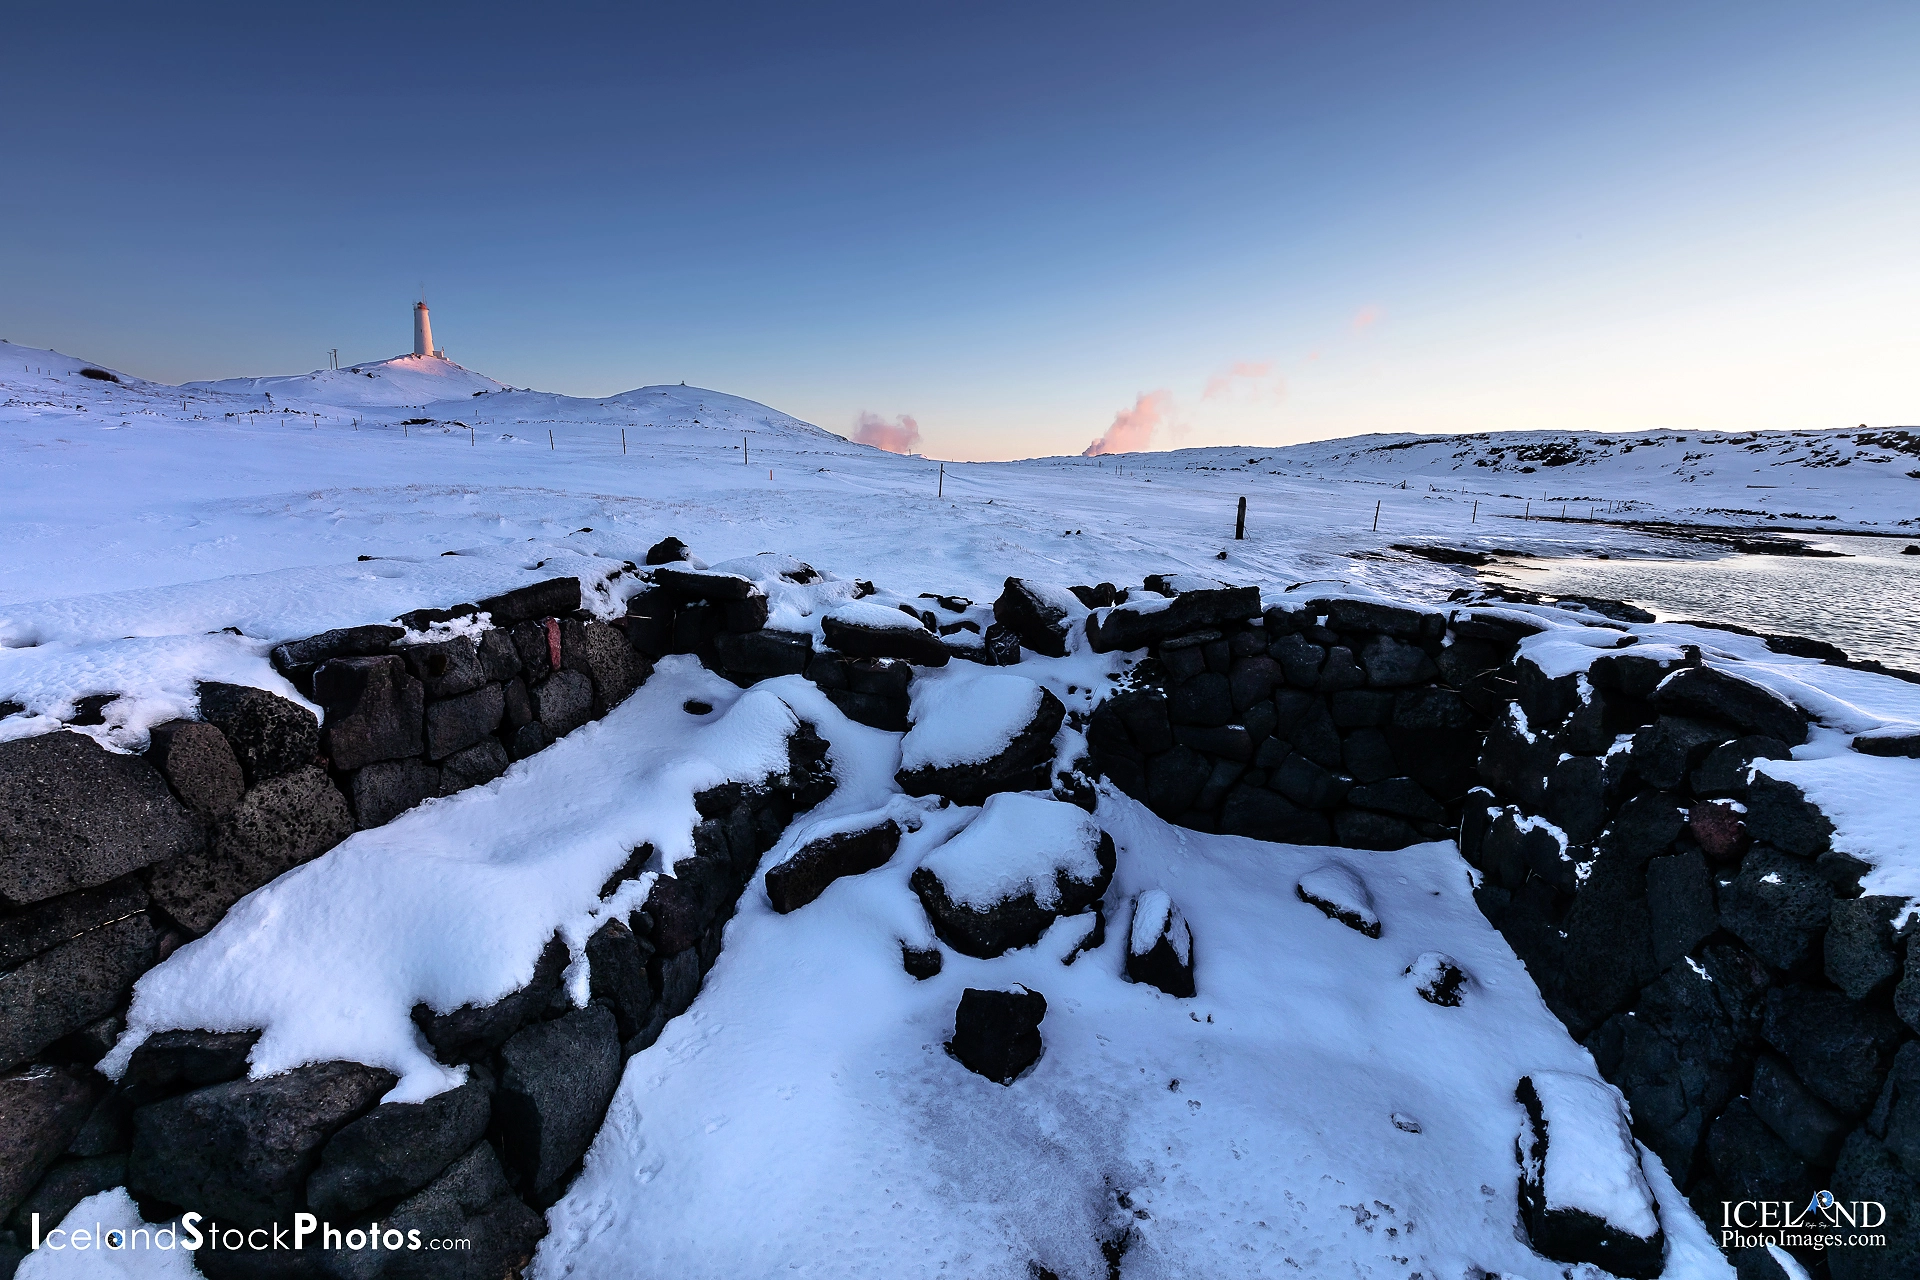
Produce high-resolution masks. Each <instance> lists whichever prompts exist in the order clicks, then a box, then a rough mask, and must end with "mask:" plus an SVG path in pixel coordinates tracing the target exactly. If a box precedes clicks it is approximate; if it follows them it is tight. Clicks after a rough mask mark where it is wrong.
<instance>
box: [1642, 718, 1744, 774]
mask: <svg viewBox="0 0 1920 1280" xmlns="http://www.w3.org/2000/svg"><path fill="white" fill-rule="evenodd" d="M1732 734H1733V731H1732V730H1731V729H1729V728H1727V727H1726V726H1725V725H1720V724H1715V723H1713V722H1712V721H1708V720H1694V719H1689V718H1687V717H1685V716H1677V715H1666V716H1661V717H1660V718H1659V719H1658V720H1656V721H1654V722H1653V724H1652V725H1650V726H1648V727H1647V728H1645V729H1642V730H1641V731H1640V732H1639V733H1637V734H1635V735H1634V738H1633V768H1634V772H1636V773H1638V774H1639V775H1640V776H1641V777H1642V778H1644V779H1645V780H1646V781H1647V782H1648V784H1650V785H1652V786H1655V787H1658V788H1660V789H1661V790H1662V791H1672V790H1674V789H1676V788H1678V787H1679V786H1680V785H1681V784H1682V783H1684V782H1685V781H1686V780H1687V774H1688V773H1689V772H1690V771H1691V770H1692V769H1693V768H1694V766H1695V765H1698V764H1700V763H1701V762H1702V761H1704V760H1705V759H1706V758H1707V756H1708V755H1709V753H1711V752H1712V751H1713V750H1714V749H1715V748H1716V747H1718V746H1719V745H1720V744H1721V743H1723V742H1726V741H1727V740H1728V739H1729V738H1731V737H1732Z"/></svg>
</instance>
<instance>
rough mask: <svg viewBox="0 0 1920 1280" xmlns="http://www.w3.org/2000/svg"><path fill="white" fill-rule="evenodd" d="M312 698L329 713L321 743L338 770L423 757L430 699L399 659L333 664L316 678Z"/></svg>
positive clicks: (343, 660)
mask: <svg viewBox="0 0 1920 1280" xmlns="http://www.w3.org/2000/svg"><path fill="white" fill-rule="evenodd" d="M313 697H314V701H316V702H318V703H319V704H320V705H321V706H322V707H325V708H326V712H327V718H326V727H325V729H324V731H323V732H322V734H321V740H322V747H323V749H324V750H325V751H326V753H327V756H328V758H329V759H331V760H332V761H333V767H334V768H336V769H358V768H360V767H361V766H362V765H368V764H372V763H374V762H375V761H377V760H398V759H400V758H402V757H403V756H417V755H419V754H420V750H421V747H422V745H423V743H422V740H421V720H422V715H423V713H424V712H425V709H426V699H427V695H426V691H425V690H424V689H422V688H421V687H420V682H419V681H418V680H415V679H414V678H413V677H412V676H410V675H408V674H407V669H406V661H405V659H403V658H401V657H399V656H398V655H394V654H390V655H387V656H384V657H377V658H335V659H333V660H332V661H330V662H328V663H326V664H325V665H324V666H322V667H320V668H319V669H318V670H317V671H315V672H314V673H313Z"/></svg>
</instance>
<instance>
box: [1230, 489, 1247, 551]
mask: <svg viewBox="0 0 1920 1280" xmlns="http://www.w3.org/2000/svg"><path fill="white" fill-rule="evenodd" d="M1246 536H1247V500H1246V499H1245V498H1242V499H1240V511H1239V514H1238V515H1236V516H1234V518H1233V540H1234V541H1235V542H1239V541H1241V540H1242V539H1244V538H1245V537H1246Z"/></svg>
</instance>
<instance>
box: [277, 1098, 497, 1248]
mask: <svg viewBox="0 0 1920 1280" xmlns="http://www.w3.org/2000/svg"><path fill="white" fill-rule="evenodd" d="M491 1113H492V1105H491V1102H490V1100H489V1095H488V1092H487V1086H486V1084H485V1083H483V1082H482V1081H480V1080H477V1079H476V1080H469V1081H468V1082H467V1083H466V1084H463V1085H461V1086H459V1087H458V1088H455V1089H449V1090H447V1091H446V1092H445V1093H439V1094H435V1095H434V1096H433V1097H431V1098H428V1099H427V1100H426V1101H424V1102H383V1103H381V1104H380V1105H379V1106H376V1107H375V1108H374V1109H373V1110H371V1111H369V1112H367V1114H365V1115H363V1116H361V1117H360V1118H359V1119H358V1120H354V1121H351V1122H349V1123H348V1124H347V1125H346V1126H345V1127H343V1128H342V1129H341V1130H340V1131H339V1132H338V1133H336V1134H334V1135H333V1137H332V1138H331V1139H329V1140H328V1142H327V1145H326V1146H325V1147H324V1148H322V1149H321V1152H320V1164H319V1167H318V1168H316V1169H315V1170H314V1171H313V1174H312V1176H311V1177H309V1178H308V1179H307V1203H308V1204H309V1205H310V1206H311V1207H312V1208H313V1210H314V1212H315V1213H318V1214H319V1215H320V1216H321V1217H322V1218H327V1217H333V1218H345V1217H347V1216H348V1215H350V1214H354V1213H357V1212H359V1211H360V1210H362V1209H365V1208H368V1207H369V1206H371V1205H373V1204H375V1203H376V1202H378V1201H381V1200H385V1199H388V1198H390V1197H393V1196H403V1195H407V1194H408V1193H410V1192H414V1191H418V1190H419V1189H420V1188H421V1187H424V1186H426V1185H427V1183H429V1182H431V1181H433V1179H434V1178H436V1177H438V1176H439V1174H440V1171H441V1170H443V1169H445V1168H446V1167H447V1166H448V1165H450V1164H452V1163H453V1161H454V1160H456V1159H457V1158H459V1157H460V1156H461V1155H463V1154H465V1152H466V1150H467V1148H469V1147H471V1146H472V1145H473V1144H474V1143H476V1142H478V1141H479V1140H480V1138H481V1136H482V1135H483V1134H484V1133H485V1132H486V1128H487V1118H488V1116H489V1115H490V1114H491Z"/></svg>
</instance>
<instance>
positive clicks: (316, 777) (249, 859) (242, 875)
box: [149, 765, 354, 933]
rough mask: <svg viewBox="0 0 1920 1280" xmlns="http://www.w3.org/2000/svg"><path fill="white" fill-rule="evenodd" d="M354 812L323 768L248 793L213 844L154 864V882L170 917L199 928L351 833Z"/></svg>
mask: <svg viewBox="0 0 1920 1280" xmlns="http://www.w3.org/2000/svg"><path fill="white" fill-rule="evenodd" d="M353 829H354V821H353V815H352V814H351V813H349V812H348V810H347V802H346V800H345V799H344V798H343V797H342V796H341V794H340V791H339V788H337V787H335V786H334V785H333V783H332V782H330V781H329V780H328V779H327V775H326V773H325V772H324V771H322V770H321V769H320V768H319V767H318V766H315V765H309V766H307V767H306V768H304V769H298V770H295V771H294V772H292V773H289V774H284V775H282V776H281V777H278V778H269V779H267V780H266V781H265V782H263V783H261V784H260V785H259V786H257V787H254V788H253V789H252V790H250V791H248V792H247V794H246V798H245V799H243V800H242V801H241V802H240V805H239V807H238V808H236V809H235V810H234V811H233V812H232V813H231V814H229V815H228V816H227V817H226V818H225V819H223V820H222V821H221V823H220V824H219V826H218V827H217V828H216V829H215V831H214V838H213V847H212V848H211V849H210V850H208V851H206V852H195V853H191V854H188V855H187V856H184V857H180V858H175V859H174V860H173V861H171V862H168V863H166V864H164V865H162V866H160V867H157V868H155V869H154V871H153V873H152V879H151V880H150V881H149V887H150V888H151V890H152V893H153V900H154V901H155V902H156V903H158V904H159V905H160V906H162V907H164V908H165V909H166V911H167V914H168V915H170V916H172V917H173V918H174V919H175V920H178V921H179V922H180V923H181V924H183V925H185V926H186V927H187V928H189V929H191V930H193V931H194V932H196V933H204V932H206V931H207V930H208V929H211V928H212V927H213V926H214V925H215V924H217V923H218V922H219V920H220V917H221V916H222V915H224V914H225V913H226V910H227V908H228V907H230V906H232V905H233V904H234V903H235V902H238V901H239V900H240V899H241V898H243V897H245V896H246V895H247V894H249V893H252V892H253V891H254V890H255V889H258V888H259V887H260V886H261V885H263V884H266V883H267V882H268V881H270V880H273V879H274V878H275V877H277V876H279V875H281V874H283V873H284V872H287V871H291V870H292V869H293V868H295V867H297V866H299V865H300V864H301V863H303V862H307V861H310V860H312V859H313V858H317V857H319V856H320V855H321V854H322V853H325V852H326V851H327V850H328V849H331V848H332V847H333V846H334V845H336V844H338V843H339V842H340V841H342V840H344V839H346V837H347V836H349V835H351V834H352V832H353Z"/></svg>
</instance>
